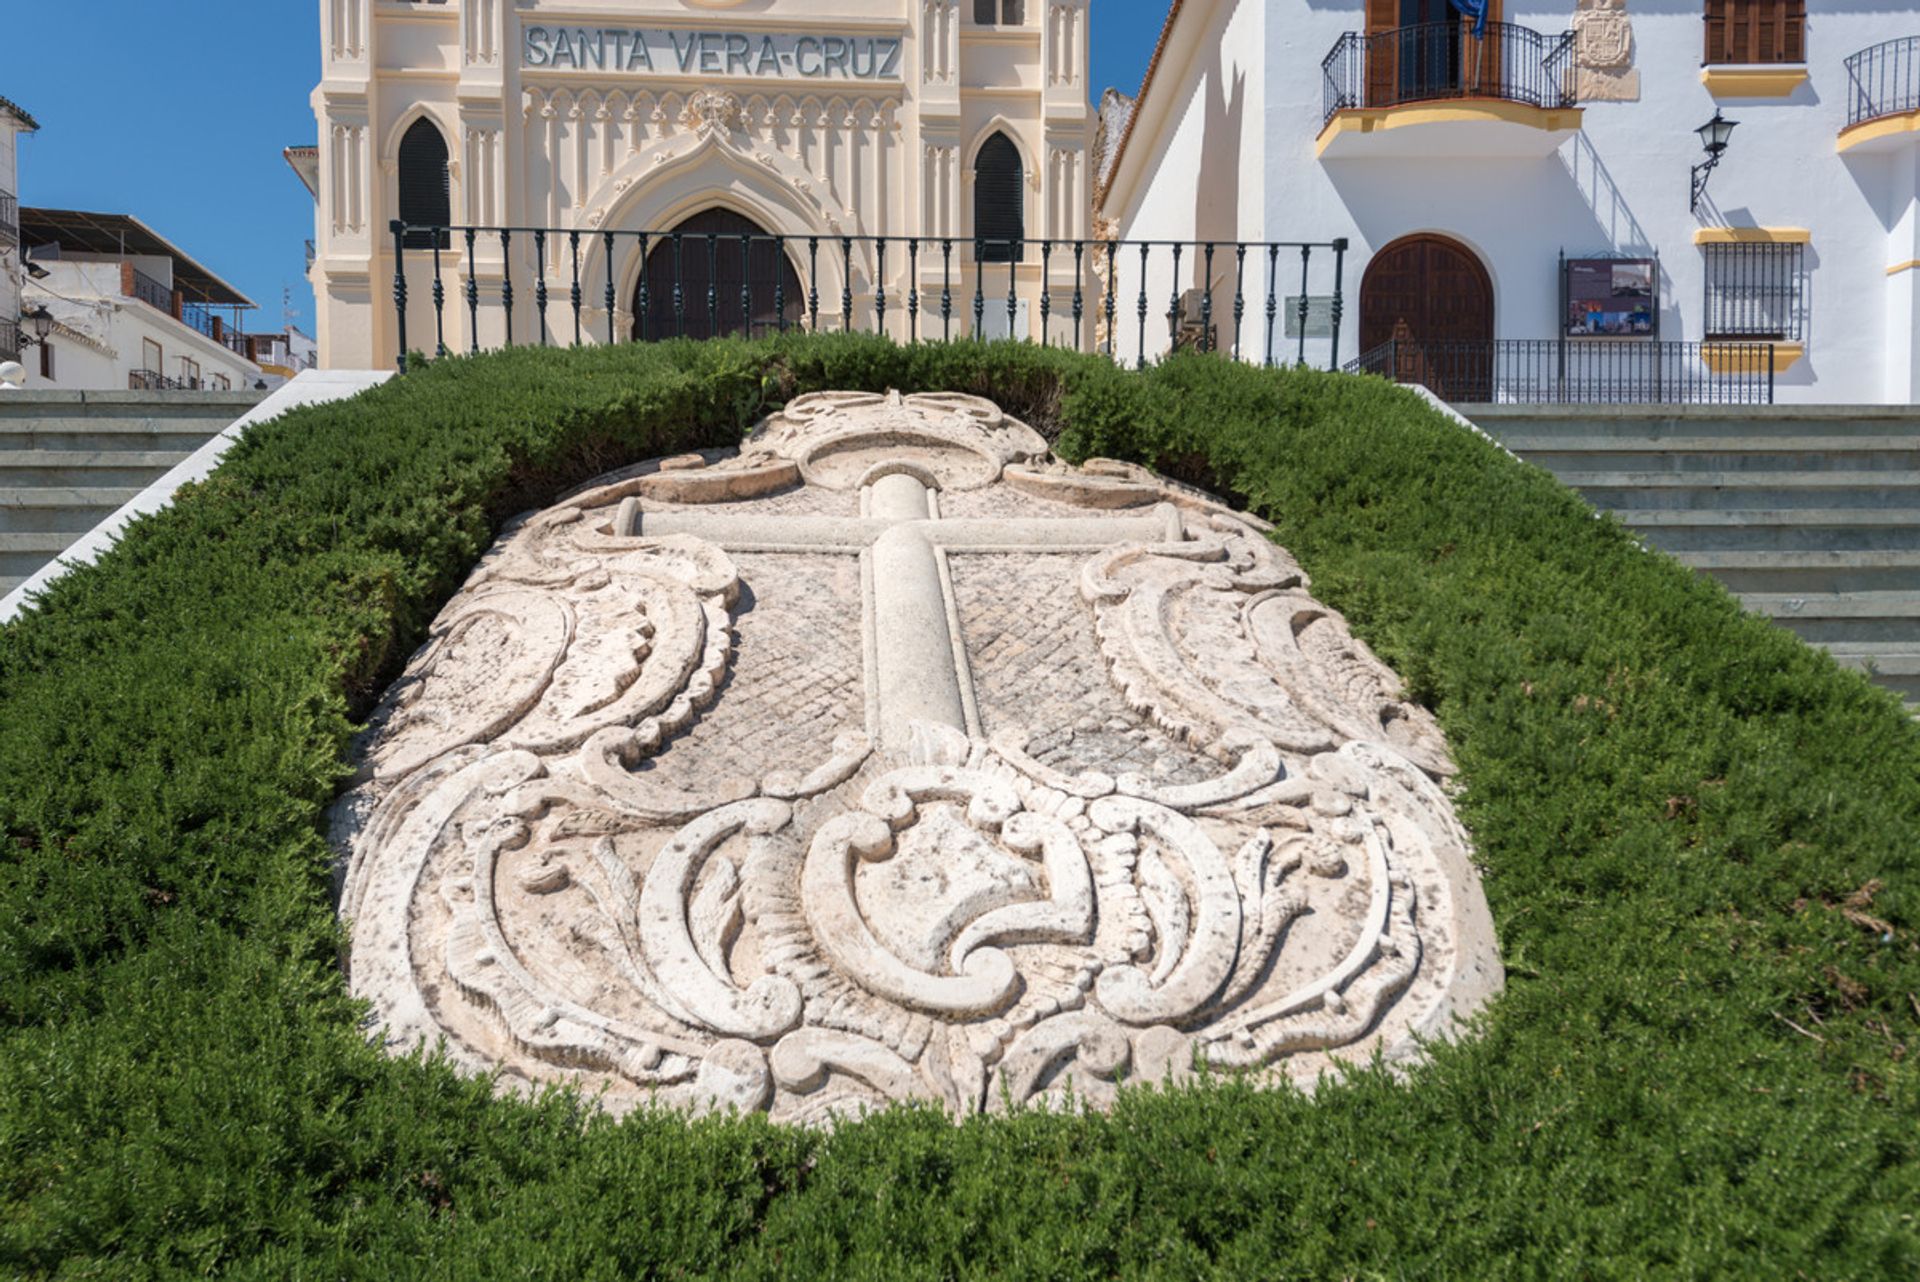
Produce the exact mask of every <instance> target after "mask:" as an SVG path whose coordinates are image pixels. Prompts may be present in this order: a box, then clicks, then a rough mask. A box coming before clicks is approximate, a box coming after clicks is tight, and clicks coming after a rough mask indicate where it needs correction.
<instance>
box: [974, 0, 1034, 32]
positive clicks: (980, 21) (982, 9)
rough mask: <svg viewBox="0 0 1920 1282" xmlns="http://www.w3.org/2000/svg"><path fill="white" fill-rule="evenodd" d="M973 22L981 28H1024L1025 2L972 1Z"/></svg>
mask: <svg viewBox="0 0 1920 1282" xmlns="http://www.w3.org/2000/svg"><path fill="white" fill-rule="evenodd" d="M973 21H974V25H976V26H981V27H1024V26H1026V25H1027V0H973Z"/></svg>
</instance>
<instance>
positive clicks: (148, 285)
mask: <svg viewBox="0 0 1920 1282" xmlns="http://www.w3.org/2000/svg"><path fill="white" fill-rule="evenodd" d="M127 285H128V288H127V294H128V296H129V297H131V298H137V299H139V300H140V301H141V302H143V303H145V304H146V305H147V306H149V307H152V308H154V309H156V310H158V311H163V312H165V313H166V314H167V315H169V316H171V315H173V291H172V290H171V289H169V288H167V287H166V286H165V285H162V284H161V283H160V282H159V281H157V280H155V279H154V278H153V277H151V276H149V275H147V274H146V273H145V272H143V271H141V270H140V269H139V268H137V267H129V268H127Z"/></svg>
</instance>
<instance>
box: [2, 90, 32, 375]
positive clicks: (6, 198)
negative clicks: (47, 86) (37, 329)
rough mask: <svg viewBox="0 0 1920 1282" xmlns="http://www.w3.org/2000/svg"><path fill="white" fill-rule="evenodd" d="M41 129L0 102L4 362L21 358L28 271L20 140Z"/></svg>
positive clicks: (13, 107) (14, 107)
mask: <svg viewBox="0 0 1920 1282" xmlns="http://www.w3.org/2000/svg"><path fill="white" fill-rule="evenodd" d="M39 128H40V126H39V124H38V123H37V122H36V121H35V120H34V118H33V117H32V116H30V115H28V114H27V113H26V111H25V109H23V108H21V107H20V106H18V105H17V104H15V103H13V102H10V101H9V100H7V99H5V98H0V362H6V361H17V360H19V359H20V358H21V355H22V348H23V347H24V346H25V345H24V344H23V343H22V341H21V334H20V286H21V282H22V281H24V280H25V279H26V271H25V268H24V266H23V264H22V258H21V254H20V156H19V140H20V136H21V135H22V134H30V133H33V132H35V131H37V130H38V129H39Z"/></svg>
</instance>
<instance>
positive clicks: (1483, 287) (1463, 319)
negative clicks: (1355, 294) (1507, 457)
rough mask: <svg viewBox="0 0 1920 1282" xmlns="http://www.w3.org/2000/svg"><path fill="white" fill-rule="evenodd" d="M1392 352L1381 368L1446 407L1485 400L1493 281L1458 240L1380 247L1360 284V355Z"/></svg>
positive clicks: (1406, 240) (1414, 240)
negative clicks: (1389, 348)
mask: <svg viewBox="0 0 1920 1282" xmlns="http://www.w3.org/2000/svg"><path fill="white" fill-rule="evenodd" d="M1388 343H1391V344H1392V345H1393V347H1392V361H1391V364H1390V365H1387V366H1385V367H1386V368H1390V369H1391V370H1392V372H1393V376H1394V378H1395V379H1396V380H1397V381H1399V382H1402V383H1425V384H1426V385H1427V386H1428V387H1430V388H1432V389H1433V391H1434V392H1435V393H1436V394H1438V395H1439V396H1441V397H1442V398H1443V399H1446V400H1450V401H1478V400H1486V399H1489V397H1490V396H1491V392H1492V382H1493V279H1492V278H1491V277H1490V276H1488V274H1487V269H1486V267H1485V266H1484V265H1483V264H1482V263H1481V261H1480V259H1479V257H1478V256H1476V255H1475V254H1474V252H1473V251H1472V250H1470V249H1468V248H1467V247H1466V246H1465V245H1462V244H1461V243H1460V242H1459V241H1457V240H1452V239H1449V238H1448V237H1445V236H1437V235H1433V234H1431V233H1423V234H1421V235H1418V236H1403V237H1401V238H1400V239H1399V240H1396V241H1394V242H1392V243H1391V244H1389V245H1386V246H1385V247H1383V248H1382V249H1381V250H1380V251H1379V252H1378V253H1376V254H1375V255H1374V256H1373V259H1372V261H1370V262H1369V263H1368V264H1367V270H1366V273H1365V274H1364V275H1363V276H1362V277H1361V279H1360V350H1361V351H1362V352H1371V351H1374V350H1376V349H1379V348H1384V347H1385V346H1386V345H1387V344H1388Z"/></svg>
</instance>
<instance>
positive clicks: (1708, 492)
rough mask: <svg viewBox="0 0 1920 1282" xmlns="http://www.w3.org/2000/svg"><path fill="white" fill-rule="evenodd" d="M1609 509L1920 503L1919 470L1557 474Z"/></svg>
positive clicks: (1909, 505) (1747, 508) (1914, 505)
mask: <svg viewBox="0 0 1920 1282" xmlns="http://www.w3.org/2000/svg"><path fill="white" fill-rule="evenodd" d="M1555 475H1556V476H1558V477H1559V479H1560V480H1561V481H1562V482H1563V483H1564V484H1567V485H1570V486H1572V487H1573V488H1575V489H1577V490H1579V491H1580V493H1581V494H1582V495H1583V496H1585V498H1586V500H1587V502H1589V503H1591V504H1593V505H1594V506H1595V507H1598V508H1605V509H1607V510H1608V511H1645V510H1648V509H1652V508H1691V509H1698V510H1710V511H1712V510H1717V511H1729V510H1745V511H1753V510H1757V509H1770V508H1771V509H1778V508H1894V509H1898V508H1920V472H1911V471H1906V470H1904V469H1902V470H1897V471H1896V470H1888V471H1884V472H1860V471H1846V472H1806V473H1801V474H1798V475H1794V474H1785V473H1778V472H1699V473H1683V472H1568V473H1565V474H1560V473H1556V474H1555Z"/></svg>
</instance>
